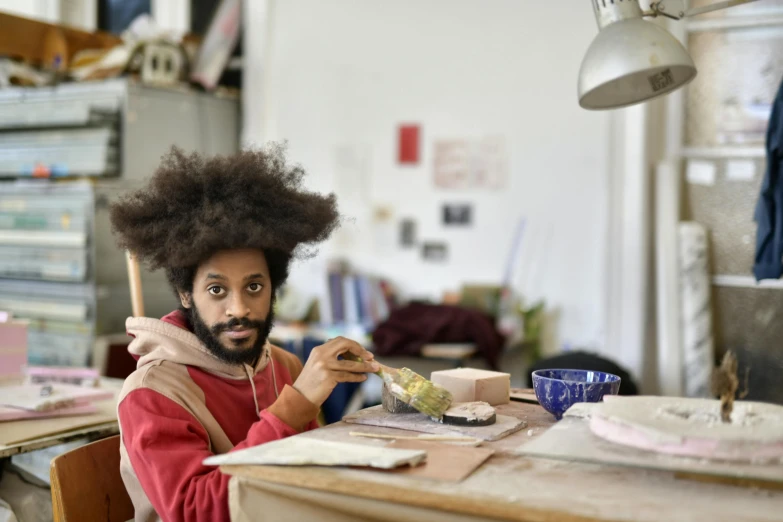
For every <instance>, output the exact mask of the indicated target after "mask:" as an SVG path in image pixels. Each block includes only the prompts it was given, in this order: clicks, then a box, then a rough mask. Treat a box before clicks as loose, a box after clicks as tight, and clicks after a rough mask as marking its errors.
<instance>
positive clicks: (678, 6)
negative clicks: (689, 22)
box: [579, 0, 757, 110]
mask: <svg viewBox="0 0 783 522" xmlns="http://www.w3.org/2000/svg"><path fill="white" fill-rule="evenodd" d="M755 1H757V0H726V1H722V2H715V3H713V4H710V5H707V6H704V7H697V8H693V9H685V7H684V6H683V2H682V0H661V1H658V2H652V3H651V4H650V10H649V11H642V8H641V6H640V5H639V0H590V3H592V4H593V11H594V12H595V18H596V21H597V22H598V29H599V33H598V35H597V36H596V37H595V39H594V40H593V43H591V44H590V47H589V48H588V49H587V53H586V54H585V57H584V59H583V60H582V66H581V68H580V69H579V105H581V106H582V107H583V108H585V109H590V110H601V109H618V108H620V107H627V106H629V105H634V104H636V103H640V102H643V101H647V100H649V99H652V98H655V97H656V96H661V95H664V94H668V93H670V92H672V91H674V90H676V89H679V88H680V87H682V86H683V85H686V84H687V83H688V82H690V81H691V80H693V78H695V77H696V66H695V65H694V63H693V59H692V58H691V56H690V54H688V51H687V50H686V49H685V47H683V46H682V44H681V43H680V42H679V41H678V40H677V39H676V38H675V37H674V36H672V34H671V33H669V32H668V31H667V30H666V29H664V28H662V27H661V26H659V25H656V24H654V23H652V22H648V21H646V20H644V18H645V17H653V18H654V17H657V16H665V17H667V18H671V19H673V20H680V19H682V18H685V17H689V16H694V15H700V14H703V13H708V12H711V11H717V10H719V9H726V8H727V7H733V6H736V5H741V4H747V3H750V2H755Z"/></svg>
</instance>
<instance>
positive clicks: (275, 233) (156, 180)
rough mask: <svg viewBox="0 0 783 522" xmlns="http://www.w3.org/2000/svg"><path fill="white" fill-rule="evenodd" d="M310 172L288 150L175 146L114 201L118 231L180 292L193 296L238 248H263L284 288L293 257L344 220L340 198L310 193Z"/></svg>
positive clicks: (306, 253) (274, 276)
mask: <svg viewBox="0 0 783 522" xmlns="http://www.w3.org/2000/svg"><path fill="white" fill-rule="evenodd" d="M304 175H305V172H304V170H303V169H302V168H301V167H300V166H291V165H288V164H287V163H286V158H285V147H284V146H282V145H269V146H267V147H266V148H264V149H263V150H254V149H248V150H243V151H241V152H239V153H237V154H234V155H231V156H214V157H204V156H202V155H200V154H197V153H192V154H185V153H184V152H183V151H182V150H180V149H178V148H176V147H172V149H171V151H170V152H169V153H168V154H166V155H165V156H164V157H163V160H162V162H161V165H160V167H159V168H158V169H157V171H156V172H155V173H154V175H153V176H152V178H151V179H150V181H149V184H148V185H147V186H146V187H145V188H143V189H141V190H138V191H136V192H133V193H131V194H128V195H126V196H125V197H123V198H121V199H120V200H119V201H117V202H115V203H114V204H112V206H111V214H110V216H111V223H112V229H113V231H114V233H115V234H116V235H117V237H118V241H117V242H118V245H119V246H120V247H121V248H123V249H126V250H129V251H130V252H131V253H132V254H133V255H134V256H135V257H136V258H137V259H138V260H139V261H140V262H142V263H145V264H146V265H148V266H149V267H150V269H152V270H155V269H158V268H164V269H165V270H166V273H167V275H168V278H169V281H170V282H171V283H172V285H173V286H174V288H175V290H176V291H188V292H189V291H191V290H192V285H193V276H194V275H195V270H196V268H197V267H198V265H199V264H200V263H202V262H203V261H205V260H207V259H209V257H211V256H212V255H213V254H214V253H215V252H217V251H219V250H227V249H236V248H258V249H261V250H263V251H264V252H265V254H266V257H267V262H268V264H269V269H270V276H271V278H272V284H273V287H275V288H279V287H280V285H282V284H283V283H284V282H285V279H286V278H287V276H288V265H289V262H290V260H291V259H292V257H299V258H301V257H307V256H309V255H310V254H312V253H313V251H312V247H313V246H314V245H315V244H316V243H319V242H321V241H324V240H325V239H327V238H328V237H329V235H330V234H331V233H332V231H333V230H334V229H335V228H336V227H337V226H338V225H339V222H340V215H339V213H338V211H337V202H336V198H335V196H334V194H329V195H328V196H323V195H321V194H317V193H314V192H309V191H307V190H305V189H304V188H303V187H302V179H303V177H304Z"/></svg>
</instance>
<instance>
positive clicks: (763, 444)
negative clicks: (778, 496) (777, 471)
mask: <svg viewBox="0 0 783 522" xmlns="http://www.w3.org/2000/svg"><path fill="white" fill-rule="evenodd" d="M722 413H723V412H722V408H721V402H720V401H718V400H715V399H688V398H681V397H645V396H636V397H606V398H605V399H604V403H603V404H597V405H595V409H594V410H593V411H592V412H591V419H590V430H591V431H592V432H593V433H594V434H596V435H598V436H599V437H601V438H603V439H605V440H608V441H611V442H614V443H617V444H622V445H625V446H632V447H635V448H640V449H644V450H649V451H655V452H658V453H668V454H672V455H681V456H689V457H698V458H707V459H720V460H733V461H746V462H759V463H761V462H766V461H778V460H779V459H780V458H782V457H783V406H778V405H775V404H765V403H760V402H747V401H736V402H735V403H734V409H733V411H732V413H731V422H728V423H727V422H723V421H722Z"/></svg>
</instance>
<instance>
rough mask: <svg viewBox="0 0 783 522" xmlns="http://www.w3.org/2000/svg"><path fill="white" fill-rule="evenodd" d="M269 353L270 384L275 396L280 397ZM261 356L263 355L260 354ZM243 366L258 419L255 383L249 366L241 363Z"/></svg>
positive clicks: (259, 414) (259, 411) (259, 413)
mask: <svg viewBox="0 0 783 522" xmlns="http://www.w3.org/2000/svg"><path fill="white" fill-rule="evenodd" d="M268 355H269V366H270V367H271V369H272V386H273V387H274V390H275V398H278V399H279V398H280V392H278V391H277V375H276V374H275V362H274V361H273V360H272V357H271V354H268ZM262 357H263V355H262ZM243 368H244V369H245V375H247V379H248V380H249V381H250V388H251V389H252V390H253V403H254V404H255V405H256V416H257V417H258V418H259V419H260V418H261V410H260V409H259V408H258V396H257V395H256V383H255V381H254V379H253V374H252V372H251V371H250V370H249V368H250V366H248V365H247V364H245V365H243Z"/></svg>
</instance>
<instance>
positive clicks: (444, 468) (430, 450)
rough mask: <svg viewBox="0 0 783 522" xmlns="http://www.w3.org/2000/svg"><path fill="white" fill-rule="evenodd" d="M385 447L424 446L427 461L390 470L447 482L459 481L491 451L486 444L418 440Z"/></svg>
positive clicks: (414, 448) (474, 469)
mask: <svg viewBox="0 0 783 522" xmlns="http://www.w3.org/2000/svg"><path fill="white" fill-rule="evenodd" d="M386 447H387V448H395V449H406V450H416V449H419V450H425V451H426V452H427V463H426V464H425V465H424V466H418V467H415V468H411V467H408V468H399V469H395V470H394V471H393V473H401V474H403V475H413V476H416V477H426V478H432V479H437V480H444V481H448V482H461V481H463V480H465V479H466V478H468V477H469V476H470V475H471V473H473V472H474V471H476V470H477V469H478V468H479V467H480V466H481V465H482V464H484V462H486V460H487V459H489V458H490V457H491V456H492V455H493V454H494V453H495V451H494V450H491V449H487V448H471V447H465V446H454V445H450V444H440V443H437V442H429V441H418V440H397V441H394V442H392V443H391V444H388V445H386Z"/></svg>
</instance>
